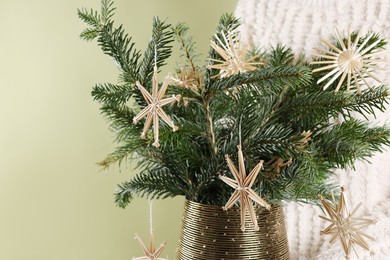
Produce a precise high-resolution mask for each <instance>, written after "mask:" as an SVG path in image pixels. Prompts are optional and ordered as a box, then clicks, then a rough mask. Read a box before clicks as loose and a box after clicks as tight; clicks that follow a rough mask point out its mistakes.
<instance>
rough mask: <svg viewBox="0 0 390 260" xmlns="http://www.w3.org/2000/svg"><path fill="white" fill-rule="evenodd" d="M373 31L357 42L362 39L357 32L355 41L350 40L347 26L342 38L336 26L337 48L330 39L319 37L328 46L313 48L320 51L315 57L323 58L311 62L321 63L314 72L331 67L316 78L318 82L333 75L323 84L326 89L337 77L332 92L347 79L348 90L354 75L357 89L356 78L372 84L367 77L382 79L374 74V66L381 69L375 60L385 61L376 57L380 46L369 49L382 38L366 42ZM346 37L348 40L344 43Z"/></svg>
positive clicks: (378, 80)
mask: <svg viewBox="0 0 390 260" xmlns="http://www.w3.org/2000/svg"><path fill="white" fill-rule="evenodd" d="M374 35H375V34H374V33H372V34H370V35H369V36H367V37H366V38H365V39H364V41H363V42H362V43H359V40H360V39H361V37H360V35H359V34H357V36H356V38H355V39H354V42H353V43H352V40H351V33H350V30H349V29H348V36H347V37H348V38H347V40H345V39H342V37H341V35H340V33H339V31H338V30H336V36H337V39H338V43H339V45H340V46H341V47H340V48H339V47H337V46H335V45H334V44H332V43H330V42H329V41H327V40H325V39H323V38H321V41H322V42H323V43H324V44H325V45H326V46H327V47H329V50H324V49H319V48H315V49H316V50H317V51H319V52H320V53H317V54H314V55H313V56H314V57H318V58H322V59H323V60H319V61H313V62H311V64H320V65H323V67H320V68H318V69H315V70H313V72H319V71H325V70H330V72H329V73H327V74H326V75H325V76H323V77H322V78H321V79H319V80H318V82H317V83H321V82H323V81H324V80H326V79H328V78H330V77H332V78H331V79H330V80H329V81H328V82H327V83H326V85H325V86H324V90H325V89H327V88H328V87H329V86H330V85H331V84H332V83H333V82H334V81H336V80H337V79H338V78H340V79H339V82H338V84H337V87H336V89H335V92H338V91H339V90H340V87H341V85H342V84H343V82H344V81H345V79H347V91H349V90H350V87H351V80H352V78H353V81H354V84H355V86H356V89H357V91H358V93H360V92H361V86H360V83H359V81H363V83H364V85H366V86H367V87H369V88H371V85H370V84H369V82H368V81H367V78H372V79H374V80H375V81H377V82H379V83H381V80H380V79H378V77H377V76H375V75H374V74H373V71H374V70H383V68H381V67H378V66H376V65H375V63H377V62H385V59H384V58H378V57H377V56H378V55H380V54H383V53H384V51H383V50H379V51H372V50H373V49H374V48H375V47H377V45H378V44H379V43H380V42H381V39H378V40H376V41H375V42H373V43H371V44H370V45H368V46H367V44H368V42H369V41H370V40H371V39H372V37H373V36H374ZM345 41H346V42H347V44H345Z"/></svg>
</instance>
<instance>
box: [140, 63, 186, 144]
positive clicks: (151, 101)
mask: <svg viewBox="0 0 390 260" xmlns="http://www.w3.org/2000/svg"><path fill="white" fill-rule="evenodd" d="M170 81H171V77H170V76H167V77H166V78H165V80H164V82H163V84H162V86H161V89H160V90H158V79H157V66H154V73H153V87H152V94H150V93H149V92H148V91H147V90H146V89H145V88H144V87H143V86H142V85H141V84H140V83H139V82H138V81H137V82H136V85H137V87H138V89H139V90H140V91H141V93H142V95H143V97H144V98H145V100H146V102H147V103H148V106H147V107H145V108H144V109H143V110H141V112H139V114H138V115H136V116H135V117H134V118H133V123H134V124H137V123H138V121H139V120H141V119H142V118H144V117H145V116H146V121H145V125H144V128H143V131H142V134H141V138H142V139H146V133H147V132H148V130H149V128H150V126H151V125H152V123H153V130H154V143H153V145H154V146H155V147H159V146H160V144H159V142H158V140H159V139H158V130H159V117H161V119H162V120H163V121H164V122H165V123H167V124H168V125H169V126H170V127H172V129H173V131H176V130H177V129H178V127H177V126H175V124H174V123H173V121H172V120H171V118H170V117H169V116H168V115H167V114H166V113H165V112H164V110H163V109H162V107H163V106H165V105H167V104H171V103H173V102H175V101H179V99H180V96H175V95H172V97H169V98H163V97H164V94H165V92H166V91H167V88H168V84H169V82H170Z"/></svg>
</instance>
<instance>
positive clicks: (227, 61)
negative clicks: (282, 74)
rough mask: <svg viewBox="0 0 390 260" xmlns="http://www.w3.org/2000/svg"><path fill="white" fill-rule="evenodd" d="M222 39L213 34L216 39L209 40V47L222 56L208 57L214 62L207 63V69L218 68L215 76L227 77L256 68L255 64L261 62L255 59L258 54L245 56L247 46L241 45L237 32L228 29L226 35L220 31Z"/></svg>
mask: <svg viewBox="0 0 390 260" xmlns="http://www.w3.org/2000/svg"><path fill="white" fill-rule="evenodd" d="M221 35H222V39H220V38H219V37H218V36H217V35H215V40H216V41H211V44H210V45H211V47H212V48H213V49H214V50H215V51H216V52H217V53H218V54H219V55H220V56H221V57H222V59H223V60H217V59H210V61H212V62H213V63H214V64H213V65H208V66H207V68H209V69H216V70H219V71H220V73H219V74H218V75H215V76H213V77H212V78H215V77H221V78H224V77H228V76H232V75H234V74H238V73H241V72H246V71H253V70H256V69H257V67H256V65H261V64H263V63H261V62H256V61H255V60H256V59H257V58H258V57H259V55H255V56H253V57H250V58H247V46H246V45H241V42H240V40H239V39H238V35H237V32H233V31H228V32H227V37H226V35H225V33H224V32H221Z"/></svg>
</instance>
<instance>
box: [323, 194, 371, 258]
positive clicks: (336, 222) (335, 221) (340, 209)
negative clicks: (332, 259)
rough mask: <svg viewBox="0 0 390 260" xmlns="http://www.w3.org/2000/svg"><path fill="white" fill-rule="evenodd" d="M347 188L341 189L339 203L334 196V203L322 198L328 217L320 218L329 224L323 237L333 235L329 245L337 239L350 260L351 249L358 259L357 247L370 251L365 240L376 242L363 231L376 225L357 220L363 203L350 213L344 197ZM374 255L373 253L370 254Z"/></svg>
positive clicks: (367, 220) (367, 221)
mask: <svg viewBox="0 0 390 260" xmlns="http://www.w3.org/2000/svg"><path fill="white" fill-rule="evenodd" d="M344 192H345V187H342V188H341V194H340V198H339V201H338V202H336V200H335V198H334V196H333V195H332V200H333V201H327V200H325V199H324V198H323V197H322V196H320V199H321V203H322V205H323V206H324V209H325V212H326V213H327V216H320V218H322V219H324V220H325V221H327V222H329V223H330V224H329V226H328V227H326V228H325V229H324V230H323V231H321V233H320V234H321V235H331V236H332V237H331V239H330V240H329V243H331V244H333V243H334V242H335V241H336V240H337V239H338V240H339V241H340V243H341V245H342V247H343V250H344V252H345V257H346V259H349V256H350V252H351V249H353V251H354V252H355V254H356V256H357V257H358V253H357V248H356V246H360V247H362V248H364V249H365V250H367V251H370V248H369V245H368V244H367V242H366V240H365V239H370V240H373V241H374V240H375V239H374V238H373V237H371V236H369V235H367V234H366V233H364V232H363V231H361V229H363V228H365V227H367V226H369V225H371V224H375V223H376V221H375V220H371V219H365V218H357V217H355V214H356V212H357V210H358V209H359V207H360V205H361V203H360V204H359V205H358V206H356V207H355V208H354V210H352V212H350V211H349V210H348V207H347V205H346V202H345V197H344ZM370 253H371V255H373V252H370ZM358 258H359V257H358Z"/></svg>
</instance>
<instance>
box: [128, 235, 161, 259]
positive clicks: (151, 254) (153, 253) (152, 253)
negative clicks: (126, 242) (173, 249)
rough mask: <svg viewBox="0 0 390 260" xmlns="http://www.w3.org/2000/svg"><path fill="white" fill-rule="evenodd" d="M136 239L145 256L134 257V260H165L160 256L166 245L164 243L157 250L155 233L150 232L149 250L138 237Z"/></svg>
mask: <svg viewBox="0 0 390 260" xmlns="http://www.w3.org/2000/svg"><path fill="white" fill-rule="evenodd" d="M135 239H136V240H138V243H139V245H140V247H141V248H142V250H143V251H144V254H145V256H140V257H133V260H165V258H160V257H159V256H160V255H161V253H162V252H163V250H164V247H165V246H166V243H165V242H164V243H162V244H160V246H159V247H158V248H157V249H156V248H155V243H154V235H153V232H150V241H149V248H148V247H147V246H146V245H145V243H144V242H143V241H142V239H141V238H140V237H139V236H138V235H136V236H135Z"/></svg>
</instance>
